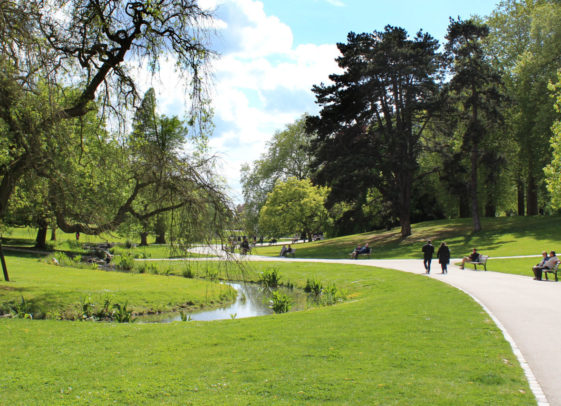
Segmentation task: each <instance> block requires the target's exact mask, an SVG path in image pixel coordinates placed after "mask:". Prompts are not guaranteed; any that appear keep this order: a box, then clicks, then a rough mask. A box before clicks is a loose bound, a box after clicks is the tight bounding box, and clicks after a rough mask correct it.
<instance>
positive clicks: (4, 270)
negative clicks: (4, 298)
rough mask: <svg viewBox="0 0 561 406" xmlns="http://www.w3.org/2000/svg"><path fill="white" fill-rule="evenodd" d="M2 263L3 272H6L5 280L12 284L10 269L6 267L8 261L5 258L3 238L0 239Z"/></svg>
mask: <svg viewBox="0 0 561 406" xmlns="http://www.w3.org/2000/svg"><path fill="white" fill-rule="evenodd" d="M0 261H2V272H4V280H5V281H6V282H10V277H9V276H8V267H7V266H6V259H5V258H4V250H3V249H2V238H0Z"/></svg>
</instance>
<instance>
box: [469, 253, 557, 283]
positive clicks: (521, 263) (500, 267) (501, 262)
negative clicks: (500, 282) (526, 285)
mask: <svg viewBox="0 0 561 406" xmlns="http://www.w3.org/2000/svg"><path fill="white" fill-rule="evenodd" d="M540 260H541V255H539V256H536V257H533V258H508V259H507V258H505V259H495V258H490V259H489V260H488V261H487V270H488V271H494V272H502V273H510V274H515V275H523V276H528V277H532V278H533V277H534V274H533V273H532V266H534V265H536V264H537V263H538V262H540ZM478 269H481V266H479V267H478ZM550 279H555V277H554V276H552V277H551V278H550Z"/></svg>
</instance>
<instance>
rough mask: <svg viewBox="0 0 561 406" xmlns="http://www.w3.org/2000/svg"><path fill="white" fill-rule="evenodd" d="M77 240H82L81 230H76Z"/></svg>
mask: <svg viewBox="0 0 561 406" xmlns="http://www.w3.org/2000/svg"><path fill="white" fill-rule="evenodd" d="M76 241H80V232H79V231H76Z"/></svg>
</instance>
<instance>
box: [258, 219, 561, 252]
mask: <svg viewBox="0 0 561 406" xmlns="http://www.w3.org/2000/svg"><path fill="white" fill-rule="evenodd" d="M482 224H483V231H482V232H480V233H473V232H472V223H471V219H456V220H439V221H430V222H424V223H419V224H414V225H413V227H412V235H411V236H409V237H407V238H406V239H402V238H401V235H400V230H399V228H395V229H392V230H390V231H375V232H369V233H363V234H355V235H350V236H345V237H339V238H333V239H326V240H323V241H318V242H313V243H306V244H295V245H293V247H294V248H295V249H296V257H299V258H349V254H350V253H351V251H352V250H353V249H354V247H356V245H357V244H361V245H363V244H364V243H366V242H368V243H369V245H370V247H372V255H371V258H373V259H381V258H421V256H422V253H421V247H422V245H423V244H424V243H425V242H426V240H428V239H430V240H432V241H433V244H434V245H435V246H436V247H438V246H439V245H440V243H441V242H442V241H446V243H447V244H448V245H449V247H450V250H451V253H452V257H456V258H461V257H463V256H464V255H467V254H469V253H470V252H471V249H472V248H473V247H476V248H478V249H479V251H480V252H482V253H484V254H487V255H490V256H509V255H539V254H540V253H541V252H542V251H543V250H544V249H546V250H548V251H550V250H555V251H561V241H560V239H559V232H560V230H561V217H544V216H536V217H503V218H484V219H482ZM279 251H280V247H278V246H271V247H270V246H265V247H257V248H256V249H255V250H254V253H255V254H258V255H268V256H277V255H278V254H279Z"/></svg>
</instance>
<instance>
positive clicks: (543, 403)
mask: <svg viewBox="0 0 561 406" xmlns="http://www.w3.org/2000/svg"><path fill="white" fill-rule="evenodd" d="M455 288H456V289H458V290H460V291H462V292H464V293H465V294H466V295H468V296H469V297H471V298H472V299H473V300H474V301H475V302H476V303H478V304H479V305H480V306H481V307H482V308H483V310H485V312H486V313H487V314H488V315H489V317H491V319H492V320H493V322H494V323H495V325H496V326H497V327H498V328H499V330H501V332H502V333H503V336H504V338H505V340H506V341H507V342H508V343H509V344H510V347H511V348H512V352H513V353H514V355H515V356H516V358H517V359H518V363H519V364H520V366H521V367H522V370H523V371H524V374H525V375H526V379H527V380H528V384H529V385H530V390H531V391H532V393H533V394H534V396H535V398H536V401H537V402H538V406H550V404H549V401H548V400H547V397H546V396H545V393H544V392H543V390H542V387H541V385H540V384H539V382H538V380H537V379H536V376H535V375H534V372H532V368H530V365H529V364H528V362H527V361H526V359H525V358H524V355H523V354H522V351H520V348H518V345H516V342H515V341H514V339H513V338H512V336H511V335H510V334H509V333H508V331H507V330H506V328H505V327H504V326H503V324H502V323H501V322H500V321H499V319H498V318H497V317H495V315H494V314H493V312H492V311H491V310H490V309H489V308H488V307H487V306H485V305H484V304H483V303H482V302H481V301H480V300H479V299H478V298H476V297H475V296H474V295H472V294H471V293H469V292H468V291H466V290H464V289H462V288H460V287H457V286H455Z"/></svg>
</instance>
